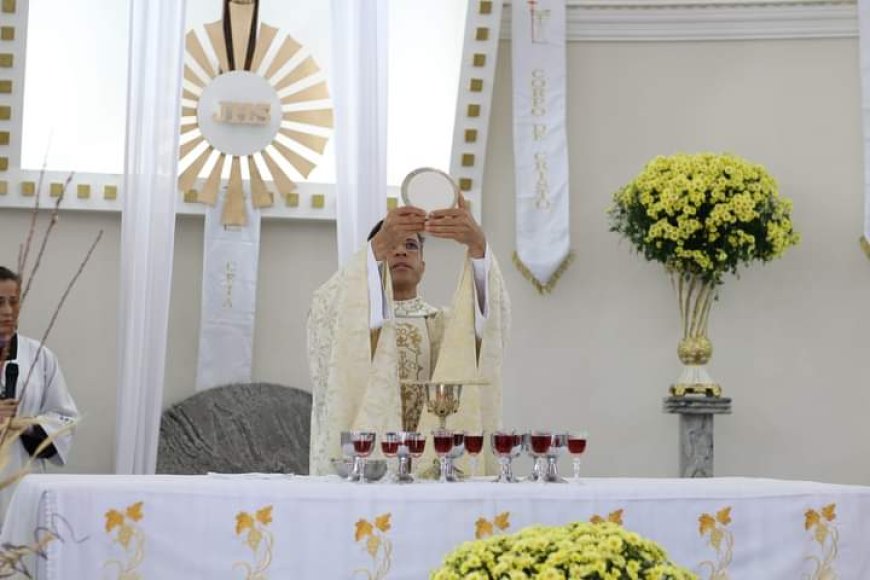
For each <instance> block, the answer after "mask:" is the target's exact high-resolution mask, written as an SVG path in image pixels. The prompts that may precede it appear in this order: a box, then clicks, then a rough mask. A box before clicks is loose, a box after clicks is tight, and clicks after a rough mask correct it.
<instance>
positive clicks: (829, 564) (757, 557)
mask: <svg viewBox="0 0 870 580" xmlns="http://www.w3.org/2000/svg"><path fill="white" fill-rule="evenodd" d="M589 520H592V521H598V520H610V521H615V522H618V523H621V525H623V526H624V527H625V528H627V529H630V530H632V531H635V532H637V533H639V534H641V535H643V536H646V537H647V538H649V539H652V540H655V541H657V542H659V543H661V544H662V545H663V546H664V548H665V549H666V550H667V551H668V553H669V554H670V556H671V558H672V559H673V560H674V561H675V562H676V563H678V564H680V565H682V566H685V567H687V568H690V569H692V570H693V571H695V572H697V573H698V574H699V576H700V577H701V578H708V577H710V576H711V574H712V573H713V572H716V571H718V572H719V573H721V572H726V573H727V574H728V576H729V577H731V578H735V579H743V578H747V579H755V578H758V579H762V578H763V579H778V578H783V579H792V578H804V577H809V578H822V577H832V576H822V573H823V572H828V573H830V572H836V577H839V578H849V579H852V578H854V579H858V578H868V577H870V488H866V487H857V486H845V485H829V484H821V483H812V482H797V481H780V480H768V479H748V478H714V479H627V478H588V479H584V480H582V483H580V484H533V483H520V484H514V485H510V484H499V485H496V484H493V483H490V482H489V481H486V480H475V481H471V482H463V483H453V484H437V483H415V484H409V485H394V484H383V483H369V484H358V483H348V482H345V481H342V480H340V479H338V478H337V477H317V478H314V477H297V476H284V475H257V474H250V475H209V476H99V475H97V476H93V475H32V476H29V477H27V478H25V479H24V480H23V481H22V482H21V484H20V486H19V488H18V491H17V493H16V495H15V497H14V499H13V503H12V505H11V507H10V509H9V512H8V515H7V518H6V521H5V524H4V526H3V532H2V538H0V539H2V542H3V544H4V545H7V544H13V545H17V546H22V545H30V544H33V543H34V542H38V541H39V540H40V539H43V540H44V541H45V538H46V537H47V536H46V534H52V536H53V539H51V540H50V541H47V543H45V544H44V546H45V547H44V551H43V554H42V556H34V555H31V556H29V557H28V559H27V561H26V564H27V566H28V568H29V569H30V570H31V571H32V572H33V573H34V576H35V577H36V578H40V579H52V580H61V579H70V580H80V579H82V578H119V577H133V576H132V574H138V576H137V577H141V578H160V579H161V580H171V579H175V578H179V579H180V578H185V579H189V578H208V579H216V578H253V577H257V578H353V577H360V576H362V577H369V578H389V579H415V580H416V579H420V578H427V577H428V575H429V573H430V572H431V571H432V570H433V569H435V568H436V567H437V566H438V565H439V563H440V562H441V561H442V559H443V558H444V556H445V555H446V554H447V553H449V552H450V551H451V550H452V549H454V548H455V547H457V546H459V545H460V544H461V543H462V542H465V541H469V540H474V539H475V538H476V537H486V536H489V535H493V534H504V533H512V532H516V531H518V530H520V529H522V528H524V527H526V526H530V525H534V524H542V525H559V524H565V523H568V522H573V521H589ZM125 574H126V576H125Z"/></svg>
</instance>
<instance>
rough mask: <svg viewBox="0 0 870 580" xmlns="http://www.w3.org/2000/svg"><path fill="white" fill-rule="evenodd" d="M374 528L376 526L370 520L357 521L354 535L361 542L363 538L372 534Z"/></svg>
mask: <svg viewBox="0 0 870 580" xmlns="http://www.w3.org/2000/svg"><path fill="white" fill-rule="evenodd" d="M373 530H374V528H373V527H372V525H371V524H370V523H369V522H368V520H359V521H358V522H357V523H356V534H355V535H354V539H355V541H357V542H359V541H360V540H362V539H363V538H365V537H367V536H370V535H372V531H373Z"/></svg>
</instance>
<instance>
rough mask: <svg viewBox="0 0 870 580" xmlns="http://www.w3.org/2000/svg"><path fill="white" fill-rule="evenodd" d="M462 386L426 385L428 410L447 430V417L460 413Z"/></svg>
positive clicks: (451, 384) (445, 384) (453, 384)
mask: <svg viewBox="0 0 870 580" xmlns="http://www.w3.org/2000/svg"><path fill="white" fill-rule="evenodd" d="M461 399H462V385H461V384H459V383H426V410H427V411H429V412H430V413H432V414H433V415H435V416H436V417H438V426H439V427H440V428H441V429H446V428H447V417H449V416H450V415H454V414H456V413H457V412H458V411H459V403H460V401H461Z"/></svg>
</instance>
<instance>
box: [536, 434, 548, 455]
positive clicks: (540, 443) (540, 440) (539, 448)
mask: <svg viewBox="0 0 870 580" xmlns="http://www.w3.org/2000/svg"><path fill="white" fill-rule="evenodd" d="M531 439H532V453H534V454H535V455H545V454H546V453H547V451H549V450H550V444H551V443H552V440H553V439H552V436H551V435H550V434H549V433H541V434H535V433H533V434H532V437H531Z"/></svg>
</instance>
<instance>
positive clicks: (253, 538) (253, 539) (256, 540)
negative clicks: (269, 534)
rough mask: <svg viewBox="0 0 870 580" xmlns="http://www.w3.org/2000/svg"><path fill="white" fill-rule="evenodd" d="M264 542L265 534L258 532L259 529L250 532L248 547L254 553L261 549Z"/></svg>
mask: <svg viewBox="0 0 870 580" xmlns="http://www.w3.org/2000/svg"><path fill="white" fill-rule="evenodd" d="M262 540H263V532H261V531H260V530H258V529H257V528H252V529H251V531H250V532H248V546H250V548H251V549H252V550H253V551H255V552H256V551H257V548H259V547H260V542H261V541H262Z"/></svg>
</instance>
